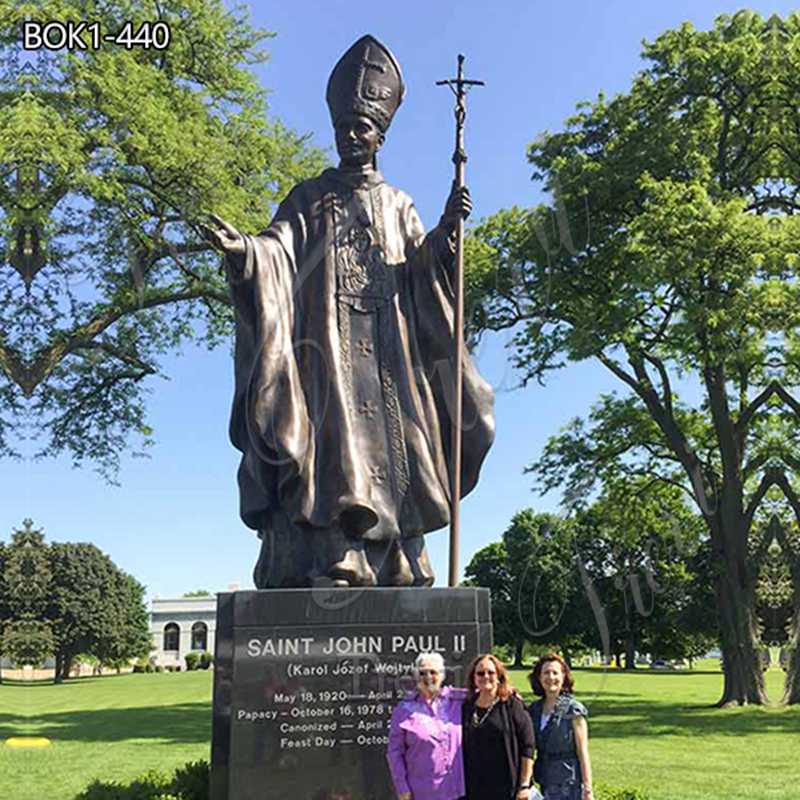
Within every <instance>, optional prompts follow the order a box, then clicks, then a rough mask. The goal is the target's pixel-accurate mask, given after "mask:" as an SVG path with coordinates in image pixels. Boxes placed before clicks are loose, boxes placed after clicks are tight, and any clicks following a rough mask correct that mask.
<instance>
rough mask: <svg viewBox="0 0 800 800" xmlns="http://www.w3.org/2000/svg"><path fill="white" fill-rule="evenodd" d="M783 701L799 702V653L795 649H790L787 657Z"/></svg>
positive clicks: (793, 703)
mask: <svg viewBox="0 0 800 800" xmlns="http://www.w3.org/2000/svg"><path fill="white" fill-rule="evenodd" d="M783 702H784V703H786V705H796V704H797V703H800V653H798V651H797V649H794V650H793V651H792V654H791V656H790V657H789V665H788V666H787V668H786V683H785V685H784V690H783Z"/></svg>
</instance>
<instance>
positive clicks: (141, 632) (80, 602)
mask: <svg viewBox="0 0 800 800" xmlns="http://www.w3.org/2000/svg"><path fill="white" fill-rule="evenodd" d="M49 549H50V569H51V571H52V584H51V591H50V597H49V602H48V607H47V611H46V616H47V618H48V619H49V620H50V621H51V623H52V629H53V635H54V637H55V650H54V655H55V659H56V667H55V669H56V681H57V682H60V681H62V680H64V679H65V678H68V677H69V672H70V669H71V667H72V664H73V661H74V659H75V656H77V655H78V654H80V653H88V654H91V655H93V656H96V657H97V658H98V660H99V661H101V662H103V661H112V660H113V661H119V660H121V659H125V658H128V659H132V658H136V657H139V656H142V655H146V654H147V653H149V652H150V645H151V639H150V633H149V620H148V615H147V610H146V608H145V605H144V588H143V587H142V586H141V585H140V584H139V583H137V582H136V581H135V580H134V579H133V578H132V577H131V576H130V575H127V574H126V573H125V572H123V571H122V570H120V569H119V568H118V567H117V566H116V565H115V564H114V562H113V561H112V560H111V559H110V558H109V557H108V556H107V555H105V553H103V552H102V551H101V550H100V549H99V548H98V547H96V546H95V545H93V544H86V543H72V542H65V543H62V542H55V543H53V544H51V545H50V548H49Z"/></svg>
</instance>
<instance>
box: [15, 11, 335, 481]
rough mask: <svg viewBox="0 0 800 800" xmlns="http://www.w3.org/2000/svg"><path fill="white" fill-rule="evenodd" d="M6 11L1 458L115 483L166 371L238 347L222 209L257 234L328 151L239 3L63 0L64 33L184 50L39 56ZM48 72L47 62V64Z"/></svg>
mask: <svg viewBox="0 0 800 800" xmlns="http://www.w3.org/2000/svg"><path fill="white" fill-rule="evenodd" d="M40 6H41V4H40V3H34V2H23V3H10V2H7V0H3V1H2V2H0V43H2V46H3V53H4V56H3V58H2V60H0V99H2V102H1V103H0V165H2V167H3V169H2V179H0V209H1V210H2V214H1V215H0V239H1V240H2V242H0V245H1V246H2V252H3V254H4V256H5V257H4V260H3V265H2V269H0V297H2V299H3V302H2V303H0V408H2V411H0V454H10V453H12V452H14V451H15V446H14V443H13V439H14V438H18V437H21V436H25V435H33V437H34V438H35V439H36V440H37V445H38V446H39V450H38V452H39V454H40V455H56V454H59V453H68V454H70V455H71V456H72V459H73V461H74V462H75V463H76V464H83V463H89V464H93V465H95V466H96V467H97V468H98V469H99V470H100V471H101V472H102V473H103V474H105V475H106V477H109V478H113V476H114V474H115V471H116V469H117V467H118V463H119V456H120V453H121V452H123V451H124V450H125V449H126V447H128V446H129V444H132V445H133V447H134V450H135V452H142V451H143V449H144V448H146V447H147V445H148V444H149V443H150V442H151V440H152V430H151V428H150V426H149V425H148V423H147V420H146V412H145V405H146V396H147V393H148V391H149V388H148V387H149V386H150V385H151V381H150V380H149V379H150V378H151V377H153V376H158V375H162V376H163V373H162V371H161V366H160V363H161V360H162V359H163V357H164V356H165V355H166V354H167V353H169V352H172V351H175V350H179V349H180V347H181V346H182V345H183V344H184V343H186V342H189V341H195V342H203V343H205V344H206V345H208V346H209V347H213V346H216V345H217V344H219V343H220V342H224V341H227V339H228V335H229V333H230V330H231V325H232V315H231V311H230V301H229V298H228V291H227V287H226V285H225V280H224V274H223V271H222V270H221V268H220V258H219V257H218V256H217V255H216V254H214V253H213V252H211V250H210V247H209V245H208V244H207V243H206V242H205V241H204V240H203V238H202V237H201V235H200V225H201V224H202V223H203V222H204V221H205V218H206V214H207V213H208V212H209V211H215V212H217V213H219V214H221V215H223V216H225V218H226V219H230V220H231V221H232V222H234V223H236V224H237V226H239V227H240V229H241V230H244V231H257V230H259V229H260V228H261V227H263V225H264V223H265V221H266V219H267V217H268V215H269V208H270V206H271V205H272V204H273V203H274V202H275V201H276V200H277V199H279V198H281V197H282V196H283V195H285V194H286V192H287V191H288V189H289V187H290V186H292V185H293V184H294V183H296V182H297V181H298V180H300V179H302V178H304V177H307V176H308V175H309V174H311V173H314V172H317V171H318V170H319V169H320V167H321V166H322V163H323V158H322V156H321V154H320V153H319V152H318V151H316V150H314V149H313V148H310V147H309V146H308V143H307V139H306V137H304V136H301V135H298V134H296V133H294V132H292V131H290V130H288V129H287V128H286V127H285V126H283V125H282V124H281V123H280V122H278V121H276V120H274V119H271V118H270V117H268V116H267V113H266V112H267V109H266V102H265V92H264V90H263V89H262V88H261V87H259V85H258V84H257V82H256V79H255V77H254V76H253V74H252V73H251V71H250V67H251V66H252V65H253V64H255V63H258V62H261V61H264V60H265V59H266V53H265V51H264V49H263V44H264V42H265V40H266V39H267V38H268V37H269V36H270V35H271V34H269V33H268V32H266V31H262V30H256V29H254V28H252V27H251V26H250V24H249V22H248V20H247V17H246V15H245V12H244V11H243V10H242V9H241V8H237V9H234V10H229V9H227V8H226V7H225V5H224V4H223V2H222V1H221V0H209V1H207V0H202V2H201V0H166V2H159V3H154V2H150V1H148V0H117V1H116V2H111V3H109V2H100V0H88V2H87V0H49V2H48V3H46V8H47V13H46V14H45V16H46V17H47V18H49V19H61V20H64V21H67V20H73V21H78V20H87V19H92V20H96V21H97V22H98V23H100V25H101V29H102V30H103V31H117V30H119V29H120V28H121V26H122V24H123V22H124V21H125V20H132V21H133V23H134V27H136V26H138V24H139V23H140V22H141V21H143V20H149V21H151V22H155V21H163V22H166V23H167V24H168V25H169V27H170V30H171V36H172V38H171V42H170V45H169V47H168V49H166V50H156V49H144V48H141V47H134V48H132V49H129V50H128V49H126V48H124V47H103V48H100V49H96V50H93V49H91V48H89V49H87V50H74V51H67V50H61V51H56V52H53V51H47V50H41V51H37V52H36V53H26V54H25V58H24V59H22V58H21V57H20V55H21V53H20V47H21V44H20V37H19V35H18V32H19V25H20V22H21V20H23V19H25V18H34V19H39V18H41V16H42V9H41V7H40ZM31 59H33V60H31Z"/></svg>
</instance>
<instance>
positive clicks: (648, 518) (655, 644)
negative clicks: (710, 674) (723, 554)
mask: <svg viewBox="0 0 800 800" xmlns="http://www.w3.org/2000/svg"><path fill="white" fill-rule="evenodd" d="M576 525H577V527H578V529H579V531H580V536H579V541H580V542H581V547H583V548H592V552H593V555H592V557H591V559H588V560H587V564H588V566H587V568H588V569H589V570H590V573H591V575H592V577H593V579H594V580H595V582H596V584H597V586H598V593H599V595H600V597H601V598H602V600H603V604H604V611H605V618H606V621H607V625H608V628H609V640H610V642H611V649H612V651H613V652H614V654H615V655H617V656H618V660H619V655H620V654H621V655H622V656H623V657H624V666H625V669H634V668H635V667H636V655H637V653H639V652H643V651H647V652H651V653H655V654H657V655H660V656H671V657H675V658H677V657H684V656H691V655H695V654H696V651H697V650H698V649H701V650H702V652H705V651H706V650H708V649H709V642H710V641H711V640H712V637H713V635H714V633H715V630H714V628H713V626H712V627H711V629H710V630H709V626H708V620H707V618H703V617H702V616H698V615H695V614H692V613H691V612H690V610H689V609H690V606H691V605H692V602H693V599H694V598H695V593H694V592H693V591H692V589H695V588H696V587H695V586H694V585H693V578H694V574H693V572H692V569H691V565H692V562H693V561H694V559H695V556H696V555H697V552H698V549H699V548H700V547H701V538H702V534H703V530H702V520H701V519H700V518H699V517H698V515H697V514H695V513H693V512H692V511H691V509H689V508H688V506H687V504H686V501H685V499H684V496H683V493H682V492H681V490H680V489H679V488H678V487H676V486H673V485H670V484H665V483H659V482H655V481H652V480H648V479H642V478H638V479H622V478H617V479H615V480H608V481H607V482H606V484H605V485H604V486H603V491H602V493H601V494H600V496H599V497H598V498H597V499H596V500H595V501H594V502H593V503H592V504H591V506H589V507H588V508H587V509H586V510H584V511H581V512H580V513H579V514H578V515H577V517H576ZM698 625H699V627H698ZM676 631H680V635H676V633H675V632H676Z"/></svg>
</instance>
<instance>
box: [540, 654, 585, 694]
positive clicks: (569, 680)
mask: <svg viewBox="0 0 800 800" xmlns="http://www.w3.org/2000/svg"><path fill="white" fill-rule="evenodd" d="M550 661H556V662H558V663H559V664H561V671H562V672H563V673H564V684H563V685H562V687H561V692H560V694H572V691H573V689H574V688H575V681H574V679H573V677H572V670H570V668H569V665H568V664H567V662H566V661H564V659H563V658H562V657H561V656H560V655H559V654H558V653H547V654H546V655H543V656H542V657H541V658H540V659H539V660H538V661H537V662H536V664H534V666H533V672H531V674H530V675H528V681H529V682H530V684H531V689H533V693H534V694H535V695H538V696H539V697H544V695H545V691H544V687H543V686H542V681H541V678H542V670H543V669H544V665H545V664H547V663H548V662H550Z"/></svg>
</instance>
